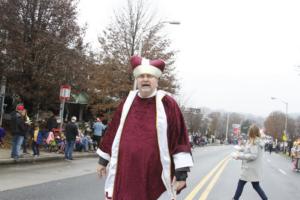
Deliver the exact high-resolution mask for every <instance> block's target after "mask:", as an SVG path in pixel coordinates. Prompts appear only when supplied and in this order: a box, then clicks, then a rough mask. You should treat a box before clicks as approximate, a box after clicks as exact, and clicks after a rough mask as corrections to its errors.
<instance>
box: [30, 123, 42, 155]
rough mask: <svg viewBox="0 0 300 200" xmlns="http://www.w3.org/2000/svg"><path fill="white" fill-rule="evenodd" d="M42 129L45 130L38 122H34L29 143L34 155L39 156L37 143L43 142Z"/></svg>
mask: <svg viewBox="0 0 300 200" xmlns="http://www.w3.org/2000/svg"><path fill="white" fill-rule="evenodd" d="M43 131H45V127H43V126H42V124H39V123H35V124H34V127H33V135H32V143H31V147H32V151H33V156H34V157H38V156H40V148H39V145H40V144H42V143H43Z"/></svg>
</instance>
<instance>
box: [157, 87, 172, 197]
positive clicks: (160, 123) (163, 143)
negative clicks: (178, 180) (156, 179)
mask: <svg viewBox="0 0 300 200" xmlns="http://www.w3.org/2000/svg"><path fill="white" fill-rule="evenodd" d="M165 95H166V93H165V92H164V91H162V90H159V91H157V94H156V110H157V111H156V113H157V116H156V128H157V138H158V140H157V141H158V146H159V153H160V162H161V164H162V168H163V170H162V174H161V179H162V181H163V183H164V185H165V187H166V190H167V191H166V192H167V194H168V199H175V198H176V192H175V191H174V189H173V187H172V180H171V157H170V152H169V145H168V136H167V128H168V122H167V116H166V112H165V108H164V105H163V103H162V98H163V97H164V96H165Z"/></svg>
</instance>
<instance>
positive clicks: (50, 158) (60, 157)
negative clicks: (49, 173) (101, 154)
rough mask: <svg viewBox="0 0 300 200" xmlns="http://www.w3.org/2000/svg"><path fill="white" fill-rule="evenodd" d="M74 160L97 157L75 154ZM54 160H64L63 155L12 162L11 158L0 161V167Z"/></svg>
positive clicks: (90, 154)
mask: <svg viewBox="0 0 300 200" xmlns="http://www.w3.org/2000/svg"><path fill="white" fill-rule="evenodd" d="M73 157H74V158H91V157H95V158H96V157H97V154H96V153H89V154H77V155H74V154H73ZM55 160H64V155H63V154H61V155H50V156H42V157H38V158H34V157H30V158H19V159H18V160H14V159H12V158H6V159H0V165H10V164H21V163H36V162H46V161H55Z"/></svg>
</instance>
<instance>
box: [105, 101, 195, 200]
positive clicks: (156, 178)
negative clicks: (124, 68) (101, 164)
mask: <svg viewBox="0 0 300 200" xmlns="http://www.w3.org/2000/svg"><path fill="white" fill-rule="evenodd" d="M162 102H163V105H164V109H165V112H166V116H167V122H168V129H167V135H168V145H169V152H170V154H171V156H172V155H173V154H176V153H179V152H190V144H189V140H188V135H187V131H186V127H185V123H184V119H183V116H182V113H181V111H180V109H179V107H178V105H177V103H176V101H175V100H174V99H173V98H172V97H170V96H165V97H164V98H163V99H162ZM123 104H124V102H123V103H121V104H120V106H119V107H118V109H117V111H116V112H115V115H114V117H113V120H112V122H111V123H110V124H109V126H108V127H109V128H108V130H107V133H106V134H105V136H104V138H103V141H102V143H101V145H100V149H101V150H102V151H103V152H105V153H108V154H109V155H111V147H112V143H113V140H114V137H115V134H116V132H117V129H118V126H119V123H120V117H121V112H122V108H123ZM171 160H172V159H171ZM171 170H172V172H171V174H172V175H173V172H174V164H173V162H172V169H171ZM161 173H162V165H161V162H160V157H159V147H158V141H157V133H156V102H155V97H151V98H144V99H143V98H140V97H139V96H136V97H135V99H134V101H133V103H132V105H131V108H130V110H129V113H128V115H127V118H126V121H125V124H124V127H123V132H122V135H121V141H120V148H119V156H118V165H117V175H116V179H115V182H114V193H113V199H114V200H156V199H157V198H158V197H159V196H160V195H161V194H162V193H163V192H164V191H165V190H166V189H165V186H164V184H163V182H162V180H161Z"/></svg>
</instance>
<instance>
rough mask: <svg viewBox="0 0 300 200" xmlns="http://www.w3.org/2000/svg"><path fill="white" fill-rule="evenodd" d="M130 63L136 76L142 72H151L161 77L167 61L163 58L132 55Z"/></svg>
mask: <svg viewBox="0 0 300 200" xmlns="http://www.w3.org/2000/svg"><path fill="white" fill-rule="evenodd" d="M130 63H131V66H132V70H133V75H134V77H135V78H136V77H138V76H139V75H141V74H151V75H153V76H155V77H157V78H159V77H160V76H161V75H162V73H163V71H164V68H165V62H164V61H163V60H160V59H158V60H148V59H145V58H142V57H140V56H132V57H131V59H130Z"/></svg>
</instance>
